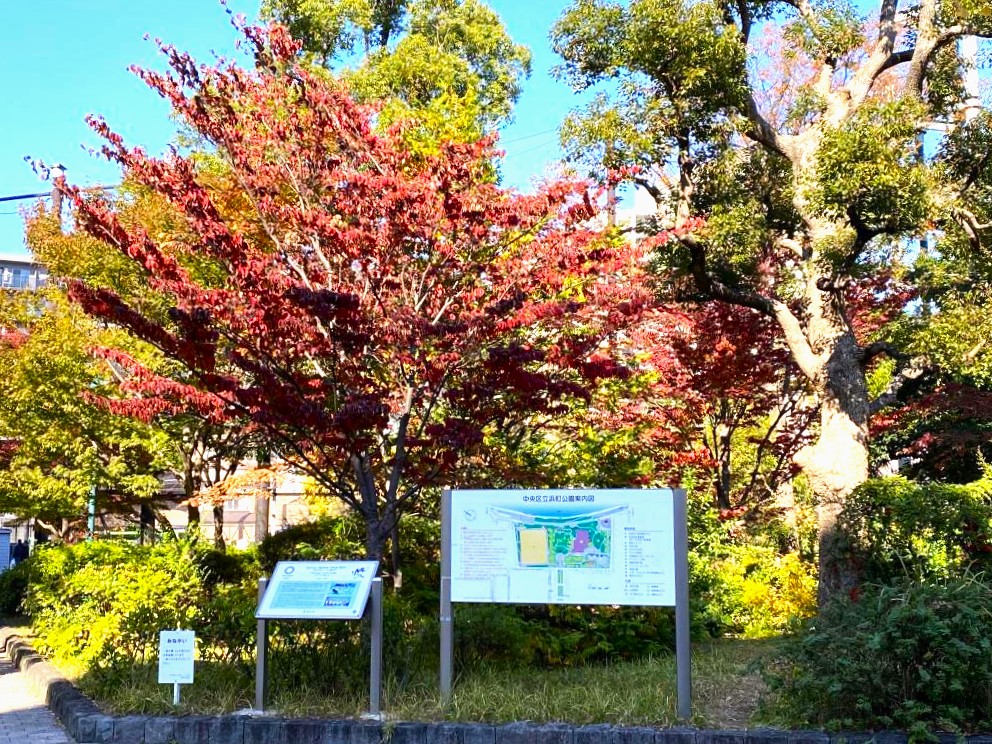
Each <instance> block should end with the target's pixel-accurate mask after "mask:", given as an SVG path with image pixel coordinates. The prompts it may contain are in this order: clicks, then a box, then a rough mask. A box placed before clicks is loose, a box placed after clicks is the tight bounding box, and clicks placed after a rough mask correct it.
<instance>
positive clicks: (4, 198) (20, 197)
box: [0, 183, 120, 202]
mask: <svg viewBox="0 0 992 744" xmlns="http://www.w3.org/2000/svg"><path fill="white" fill-rule="evenodd" d="M117 188H120V184H119V183H118V184H115V185H114V186H88V187H86V188H85V189H82V191H113V190H114V189H117ZM51 195H52V192H51V191H46V192H44V193H41V194H16V195H14V196H0V202H9V201H22V200H24V199H42V198H44V197H46V196H51Z"/></svg>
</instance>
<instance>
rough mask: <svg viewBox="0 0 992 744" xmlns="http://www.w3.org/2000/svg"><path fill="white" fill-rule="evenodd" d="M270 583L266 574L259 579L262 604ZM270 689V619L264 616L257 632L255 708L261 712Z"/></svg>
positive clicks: (259, 601) (259, 593)
mask: <svg viewBox="0 0 992 744" xmlns="http://www.w3.org/2000/svg"><path fill="white" fill-rule="evenodd" d="M268 583H269V581H268V579H267V578H266V577H264V576H263V577H262V578H260V579H259V580H258V603H259V604H262V597H264V596H265V588H266V586H268ZM268 691H269V621H268V620H266V619H264V618H259V619H258V625H257V629H256V632H255V710H257V711H258V712H259V713H262V712H264V711H265V698H266V693H267V692H268Z"/></svg>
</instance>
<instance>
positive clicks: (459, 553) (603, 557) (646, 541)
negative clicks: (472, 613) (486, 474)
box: [450, 489, 675, 606]
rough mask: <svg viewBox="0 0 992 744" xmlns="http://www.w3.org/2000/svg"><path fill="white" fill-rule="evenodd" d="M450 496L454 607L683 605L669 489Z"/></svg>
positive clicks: (491, 492) (463, 493)
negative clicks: (465, 604) (678, 601)
mask: <svg viewBox="0 0 992 744" xmlns="http://www.w3.org/2000/svg"><path fill="white" fill-rule="evenodd" d="M451 495H452V503H451V533H450V534H451V601H453V602H501V603H512V604H595V605H640V606H644V605H667V606H672V605H674V604H675V573H674V569H675V530H674V511H673V503H672V497H673V492H672V491H670V490H667V489H666V490H661V489H650V490H649V489H644V490H631V489H624V490H620V489H615V490H608V489H604V490H596V489H593V490H588V491H577V490H567V491H494V490H477V491H452V494H451Z"/></svg>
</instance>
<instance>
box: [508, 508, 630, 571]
mask: <svg viewBox="0 0 992 744" xmlns="http://www.w3.org/2000/svg"><path fill="white" fill-rule="evenodd" d="M610 547H611V522H610V520H609V519H599V520H589V521H580V522H573V523H569V524H540V523H537V524H517V554H518V557H519V561H520V565H521V566H533V567H547V566H556V567H559V568H609V567H610Z"/></svg>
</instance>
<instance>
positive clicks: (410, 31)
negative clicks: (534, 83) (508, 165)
mask: <svg viewBox="0 0 992 744" xmlns="http://www.w3.org/2000/svg"><path fill="white" fill-rule="evenodd" d="M262 13H263V15H266V16H268V17H271V18H274V19H277V20H279V21H280V22H282V23H283V24H285V25H287V26H288V28H289V29H290V32H291V33H292V34H293V36H294V37H295V38H297V39H300V40H301V41H302V42H303V45H304V46H303V49H304V52H306V53H307V54H309V55H310V56H311V57H312V59H313V60H314V61H315V62H317V63H318V64H321V65H324V66H326V67H328V68H330V69H333V70H337V71H339V72H340V73H341V74H342V75H343V77H344V78H345V79H346V80H347V81H348V82H349V84H350V85H351V87H352V90H353V92H354V94H355V96H356V97H357V98H358V99H360V100H364V101H378V102H384V108H383V112H382V117H383V121H384V123H391V122H395V121H399V120H405V121H412V122H414V123H415V124H414V126H412V127H411V131H410V133H409V137H410V139H411V141H412V142H415V143H418V142H419V143H420V144H421V145H422V146H423V147H426V148H429V147H431V146H432V145H435V146H436V143H437V142H438V141H440V140H456V141H461V142H468V141H472V140H474V139H477V138H478V137H479V136H480V135H481V134H482V133H484V132H488V131H491V130H492V129H493V128H495V127H496V125H497V124H499V123H500V122H501V121H503V120H505V119H506V118H508V117H509V116H510V113H511V110H512V108H513V104H514V102H515V101H516V100H517V97H518V96H519V95H520V86H521V82H522V81H523V79H524V78H525V77H526V76H527V75H529V74H530V52H529V51H528V50H527V49H526V47H523V46H521V45H519V44H515V43H514V42H513V40H512V39H511V38H510V36H509V35H508V34H507V32H506V28H505V27H504V26H503V23H502V21H501V20H500V17H499V15H497V14H496V13H495V12H494V11H493V10H492V9H490V8H489V7H487V6H486V5H485V4H483V3H482V2H479V0H330V1H329V2H314V1H313V0H265V1H264V2H263V3H262Z"/></svg>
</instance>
